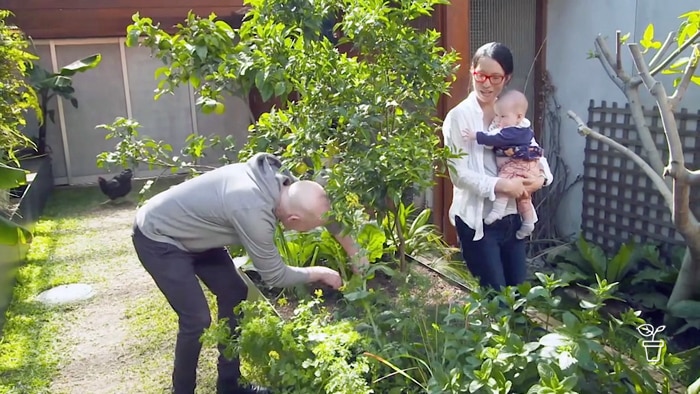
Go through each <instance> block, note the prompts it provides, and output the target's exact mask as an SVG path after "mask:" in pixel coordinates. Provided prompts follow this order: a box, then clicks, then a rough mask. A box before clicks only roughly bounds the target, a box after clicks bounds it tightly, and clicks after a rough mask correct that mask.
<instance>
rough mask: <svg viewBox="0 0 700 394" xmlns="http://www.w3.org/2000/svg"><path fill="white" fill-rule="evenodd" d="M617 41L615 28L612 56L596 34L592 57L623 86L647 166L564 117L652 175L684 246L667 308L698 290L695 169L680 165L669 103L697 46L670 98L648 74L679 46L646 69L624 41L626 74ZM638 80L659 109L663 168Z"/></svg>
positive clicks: (698, 177)
mask: <svg viewBox="0 0 700 394" xmlns="http://www.w3.org/2000/svg"><path fill="white" fill-rule="evenodd" d="M670 37H671V35H669V37H667V39H666V42H665V43H664V44H663V46H662V48H661V49H660V50H659V52H658V53H657V55H656V56H655V57H654V59H652V61H651V63H652V64H655V63H658V62H659V61H660V59H661V58H662V57H663V56H664V53H665V52H666V51H667V50H668V46H669V45H670V44H669V43H670V42H671V41H672V40H671V39H670ZM697 37H698V33H696V34H695V36H694V37H693V38H691V40H689V41H693V40H695V39H697ZM686 44H687V43H686ZM620 45H621V39H620V35H619V32H618V34H617V46H616V54H617V59H616V60H613V56H612V54H611V52H610V50H609V49H608V48H607V46H606V44H605V41H604V40H603V39H602V37H600V36H599V37H598V38H597V39H596V47H597V50H598V53H597V57H598V58H599V59H600V61H601V64H602V65H603V68H604V69H605V70H606V72H607V73H608V75H609V76H610V78H611V79H612V80H613V82H615V84H616V85H617V86H618V87H620V89H622V91H623V92H624V93H625V96H626V97H627V98H628V101H629V103H630V110H631V113H632V118H633V119H634V121H635V124H636V126H637V131H638V134H639V137H640V140H641V141H642V145H643V146H644V149H645V151H646V154H647V156H648V159H649V162H650V164H647V163H646V162H645V161H644V159H642V158H641V157H639V156H638V155H637V154H635V153H634V152H633V151H631V150H630V149H628V148H627V147H625V146H623V145H621V144H619V143H618V142H616V141H614V140H613V139H611V138H609V137H606V136H604V135H602V134H600V133H598V132H596V131H593V130H591V129H590V128H589V127H587V126H586V124H585V123H584V122H583V121H582V120H581V118H579V117H578V116H577V115H576V114H575V113H574V112H572V111H568V115H569V117H570V118H571V119H573V120H574V121H575V122H576V124H577V126H578V130H579V133H580V134H582V135H584V136H586V137H590V138H595V139H596V140H598V141H601V142H602V143H605V144H607V145H609V146H611V147H612V148H613V149H616V150H618V151H620V152H621V153H623V154H624V155H626V156H627V157H628V158H629V159H630V160H632V161H634V162H635V163H636V164H638V165H639V166H640V167H641V168H642V169H643V170H644V172H645V174H646V175H647V176H649V178H651V180H652V182H653V183H654V186H655V187H656V188H657V189H658V190H659V192H660V193H661V195H662V196H663V198H664V201H665V202H666V205H667V206H668V207H669V210H670V212H671V220H672V222H673V224H674V226H675V228H676V230H677V231H678V233H679V234H680V235H681V236H682V237H683V240H684V241H685V243H686V245H687V249H686V254H685V256H684V258H683V264H682V266H681V269H680V272H679V275H678V279H677V280H676V283H675V285H674V288H673V291H672V293H671V296H670V297H669V301H668V307H669V308H670V307H671V306H673V305H674V304H676V303H677V302H679V301H682V300H688V299H692V298H694V297H695V296H697V295H698V294H700V287H699V286H698V284H700V224H699V223H698V220H697V219H696V218H695V216H694V215H693V213H692V212H691V210H690V187H691V185H693V184H700V171H690V170H688V169H687V168H686V167H685V158H684V155H683V145H682V142H681V139H680V135H679V133H678V125H677V124H676V118H675V115H674V112H673V110H674V107H676V106H677V105H678V103H679V102H680V100H681V99H682V97H683V94H684V93H685V91H686V89H687V87H688V85H689V84H690V82H691V77H692V76H693V75H694V73H695V70H696V69H697V67H698V61H699V60H700V59H699V58H700V50H699V49H698V48H697V47H694V48H693V52H692V55H691V56H690V59H689V61H688V63H687V65H686V68H685V70H684V73H683V77H682V78H681V79H680V82H679V84H678V86H677V88H676V91H675V92H674V94H673V95H672V96H669V95H668V94H667V93H666V89H665V88H664V86H663V85H662V84H661V83H660V82H659V81H658V80H656V79H655V78H654V76H653V75H654V74H656V73H657V72H659V71H661V70H662V69H663V68H664V67H665V65H667V64H669V63H670V61H671V60H672V59H669V58H673V57H677V56H678V55H679V54H680V53H681V52H682V48H680V47H679V49H677V50H675V51H674V52H673V53H671V55H670V56H669V58H666V59H665V60H663V61H661V62H660V63H659V65H658V66H655V68H654V69H653V70H651V71H650V69H649V65H648V64H647V63H646V61H645V60H644V56H643V54H642V50H641V49H640V48H639V46H638V45H637V44H629V49H630V52H631V53H632V58H633V60H634V64H635V67H636V69H637V72H638V75H636V76H634V77H630V76H629V75H627V74H626V73H625V71H624V70H623V69H622V66H621V64H620V63H621V61H620V54H619V52H620ZM686 46H687V45H686ZM641 84H644V86H645V87H646V88H647V89H648V90H649V92H650V93H651V94H652V96H654V98H655V99H656V103H657V105H658V107H659V112H660V115H661V121H662V124H663V128H664V133H665V136H666V142H667V144H668V151H669V164H668V165H667V166H666V167H663V164H662V162H661V156H660V154H659V151H658V149H657V148H656V144H654V141H653V137H652V135H651V132H650V130H649V127H648V126H647V124H646V119H645V118H644V113H643V110H642V106H641V103H640V101H639V90H638V89H639V86H640V85H641ZM661 168H663V173H661ZM660 173H661V174H660ZM664 178H666V179H664Z"/></svg>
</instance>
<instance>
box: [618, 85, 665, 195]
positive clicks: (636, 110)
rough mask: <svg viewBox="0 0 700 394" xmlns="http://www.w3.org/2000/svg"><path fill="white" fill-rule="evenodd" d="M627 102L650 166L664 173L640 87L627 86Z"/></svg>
mask: <svg viewBox="0 0 700 394" xmlns="http://www.w3.org/2000/svg"><path fill="white" fill-rule="evenodd" d="M639 80H640V81H641V79H639ZM624 93H625V96H627V101H628V102H629V105H630V115H631V116H632V120H633V121H634V124H635V125H636V126H637V135H638V137H639V140H640V141H641V142H642V148H644V151H645V152H646V154H647V158H648V159H649V164H650V165H651V167H652V168H653V169H654V171H655V172H656V173H657V174H661V173H662V172H663V171H664V162H663V161H662V159H661V152H659V148H658V147H657V146H656V142H654V137H653V136H652V135H651V130H649V126H648V125H647V120H646V118H645V117H644V109H643V108H642V100H641V98H640V97H639V85H636V86H632V85H627V87H626V88H625V90H624ZM667 182H668V183H667V186H668V187H669V188H670V187H671V184H670V181H667Z"/></svg>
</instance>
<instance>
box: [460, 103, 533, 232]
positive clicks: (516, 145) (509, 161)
mask: <svg viewBox="0 0 700 394" xmlns="http://www.w3.org/2000/svg"><path fill="white" fill-rule="evenodd" d="M527 106H528V103H527V98H526V97H525V95H524V94H522V93H521V92H518V91H516V90H510V91H508V92H506V93H505V94H503V96H502V97H501V98H499V99H498V101H496V104H495V106H494V111H495V113H496V118H495V122H496V123H497V126H498V127H499V128H500V130H499V131H498V132H497V133H496V134H487V133H484V132H476V133H475V132H473V131H471V130H465V131H463V132H462V135H463V136H464V138H465V139H467V140H468V141H473V140H476V142H477V143H478V144H479V145H488V146H492V147H493V151H494V153H495V154H496V165H497V167H498V176H499V177H500V178H507V179H510V178H516V177H528V176H539V175H540V163H539V159H540V157H542V154H543V150H542V148H540V146H539V145H537V143H536V142H535V140H534V137H535V134H534V132H533V131H532V129H531V128H530V122H529V121H528V120H527V119H526V118H525V113H526V112H527ZM516 201H517V204H518V213H519V214H520V216H521V217H522V226H521V227H520V229H519V230H518V231H517V232H516V237H517V238H518V239H523V238H525V237H528V236H529V235H531V234H532V231H533V230H534V229H535V221H536V220H537V215H536V212H535V207H534V206H533V205H532V199H531V198H530V196H529V195H527V196H524V197H521V198H519V199H517V200H516ZM507 204H508V196H506V195H501V194H496V200H495V201H494V202H493V209H492V210H491V212H489V214H488V215H487V216H486V218H484V223H485V224H491V223H493V222H495V221H496V220H499V219H501V218H502V217H503V215H504V214H505V210H506V205H507Z"/></svg>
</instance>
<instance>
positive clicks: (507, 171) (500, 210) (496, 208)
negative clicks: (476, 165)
mask: <svg viewBox="0 0 700 394" xmlns="http://www.w3.org/2000/svg"><path fill="white" fill-rule="evenodd" d="M519 167H520V166H519V165H518V163H517V162H516V161H515V160H508V161H507V162H505V163H504V164H503V165H501V166H500V167H499V170H498V177H499V178H504V179H511V178H517V177H519V176H520V175H519V172H520V171H522V168H519ZM508 200H509V197H508V196H507V195H504V194H500V193H496V199H495V200H494V201H493V207H492V208H491V212H489V213H488V215H486V217H485V218H484V224H491V223H493V222H495V221H496V220H499V219H501V218H503V215H504V214H505V213H506V206H507V205H508Z"/></svg>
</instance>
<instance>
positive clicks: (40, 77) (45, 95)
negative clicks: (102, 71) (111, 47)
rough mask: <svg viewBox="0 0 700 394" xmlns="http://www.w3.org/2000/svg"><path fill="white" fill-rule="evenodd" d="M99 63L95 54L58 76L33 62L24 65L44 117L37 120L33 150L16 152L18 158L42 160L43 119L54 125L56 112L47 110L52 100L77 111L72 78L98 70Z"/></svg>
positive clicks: (26, 148)
mask: <svg viewBox="0 0 700 394" xmlns="http://www.w3.org/2000/svg"><path fill="white" fill-rule="evenodd" d="M101 60H102V55H101V54H99V53H97V54H94V55H90V56H88V57H85V58H83V59H80V60H76V61H74V62H72V63H71V64H69V65H67V66H65V67H63V68H61V69H60V70H59V71H58V72H56V73H52V72H49V71H48V70H46V69H44V68H43V67H41V66H40V65H39V64H38V63H36V62H34V61H31V60H30V61H27V62H26V63H25V67H26V68H27V70H28V78H29V84H30V85H31V86H32V87H33V88H34V90H35V91H36V92H37V95H38V96H39V108H40V111H41V113H42V114H43V116H42V118H41V119H40V120H39V130H38V135H37V136H36V138H35V139H34V140H33V142H34V144H33V145H34V146H27V147H24V148H22V149H20V150H18V151H17V153H16V155H17V157H19V158H27V157H37V156H38V157H41V156H44V155H46V153H47V145H46V129H47V124H46V118H48V119H49V120H51V122H53V123H55V111H54V110H50V109H49V103H50V102H51V100H52V99H53V98H54V97H56V96H60V97H63V98H64V99H66V100H68V101H70V103H71V105H72V106H73V107H74V108H78V99H76V98H75V97H74V96H73V93H75V88H74V87H73V79H72V77H73V75H75V74H77V73H79V72H84V71H87V70H90V69H93V68H95V67H97V66H98V65H99V64H100V62H101Z"/></svg>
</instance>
